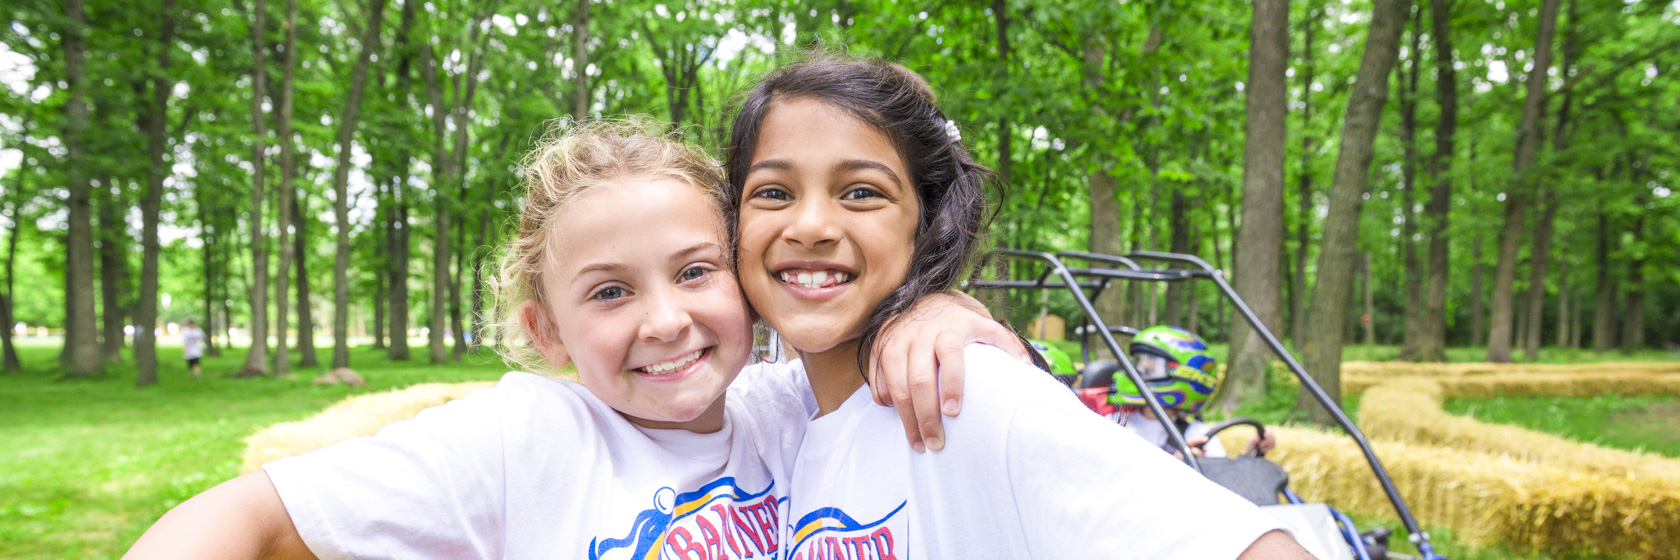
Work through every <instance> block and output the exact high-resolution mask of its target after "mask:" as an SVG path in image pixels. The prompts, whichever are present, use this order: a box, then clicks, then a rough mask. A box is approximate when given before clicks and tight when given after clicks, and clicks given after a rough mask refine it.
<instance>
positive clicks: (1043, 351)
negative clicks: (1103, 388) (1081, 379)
mask: <svg viewBox="0 0 1680 560" xmlns="http://www.w3.org/2000/svg"><path fill="white" fill-rule="evenodd" d="M1027 342H1028V343H1031V344H1032V347H1033V350H1037V351H1038V355H1040V356H1044V361H1045V362H1047V363H1049V364H1050V373H1051V374H1052V375H1057V376H1062V375H1079V372H1078V371H1077V370H1075V369H1073V358H1071V357H1069V356H1068V355H1067V352H1063V351H1062V349H1061V348H1057V347H1056V346H1055V345H1052V344H1050V343H1048V342H1045V341H1042V340H1027Z"/></svg>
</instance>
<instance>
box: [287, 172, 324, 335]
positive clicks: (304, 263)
mask: <svg viewBox="0 0 1680 560" xmlns="http://www.w3.org/2000/svg"><path fill="white" fill-rule="evenodd" d="M301 198H303V197H299V196H294V197H292V224H293V227H292V229H295V230H297V232H296V233H297V235H296V236H294V238H293V240H292V252H293V253H295V255H293V256H295V257H297V319H298V326H297V329H298V334H297V353H298V367H300V368H312V367H316V366H319V365H321V362H320V360H318V359H317V358H316V357H315V314H314V313H313V307H311V306H310V305H309V294H310V292H309V236H308V232H307V230H306V229H305V226H307V225H308V224H309V218H307V217H305V216H304V214H303V212H302V210H303V209H304V208H307V207H308V204H306V203H305V202H304V201H302V200H300V199H301Z"/></svg>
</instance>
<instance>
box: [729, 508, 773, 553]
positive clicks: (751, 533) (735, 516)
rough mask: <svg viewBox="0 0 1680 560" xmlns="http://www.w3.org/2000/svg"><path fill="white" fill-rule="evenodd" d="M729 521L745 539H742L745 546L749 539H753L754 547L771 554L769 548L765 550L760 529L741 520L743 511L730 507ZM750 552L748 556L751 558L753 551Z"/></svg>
mask: <svg viewBox="0 0 1680 560" xmlns="http://www.w3.org/2000/svg"><path fill="white" fill-rule="evenodd" d="M729 520H730V521H731V522H732V523H733V524H734V525H735V529H737V531H738V532H739V533H740V534H741V535H742V537H743V538H742V539H741V542H742V544H745V543H746V542H747V539H752V544H753V546H754V547H757V548H758V551H759V552H769V551H770V549H769V548H765V546H764V539H763V538H761V537H760V536H759V531H758V528H756V527H754V526H753V523H751V522H749V521H748V520H746V519H742V518H741V510H739V509H736V508H734V507H730V508H729ZM748 552H749V554H748V555H749V557H750V556H751V551H748Z"/></svg>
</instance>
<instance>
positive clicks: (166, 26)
mask: <svg viewBox="0 0 1680 560" xmlns="http://www.w3.org/2000/svg"><path fill="white" fill-rule="evenodd" d="M162 22H163V33H162V34H160V35H159V36H158V73H157V74H155V75H153V78H152V106H151V117H149V118H148V119H147V120H146V142H147V153H148V154H149V155H150V160H151V165H150V167H149V168H148V172H147V173H146V190H145V192H143V193H141V195H140V224H141V225H140V247H141V249H140V297H139V300H138V301H137V302H136V306H135V309H134V324H135V327H134V362H135V364H136V365H137V366H139V374H138V375H137V376H136V377H135V380H134V384H135V385H136V386H141V387H144V386H146V385H151V384H153V383H157V333H156V331H155V330H154V329H156V328H157V316H158V265H159V263H158V259H160V258H162V255H161V254H160V248H159V241H158V223H159V221H160V218H159V215H158V214H159V212H160V210H161V208H162V206H163V189H164V185H163V180H164V178H165V177H167V176H168V175H169V167H168V165H169V164H168V163H167V162H166V161H164V157H163V155H164V151H165V150H166V149H167V146H166V145H165V143H166V141H167V140H168V138H167V134H168V129H167V128H166V124H167V123H168V120H169V95H170V93H171V92H172V90H173V89H174V87H175V85H174V83H173V80H170V79H169V78H167V75H168V71H169V52H170V51H171V50H173V48H172V43H173V42H174V36H175V0H164V2H163V13H162ZM206 247H207V249H206V250H208V245H206ZM206 276H207V277H208V270H206ZM206 289H208V287H206ZM211 328H212V327H211V326H210V322H209V320H208V314H206V321H205V324H204V330H205V331H206V332H210V331H211ZM206 338H208V336H206Z"/></svg>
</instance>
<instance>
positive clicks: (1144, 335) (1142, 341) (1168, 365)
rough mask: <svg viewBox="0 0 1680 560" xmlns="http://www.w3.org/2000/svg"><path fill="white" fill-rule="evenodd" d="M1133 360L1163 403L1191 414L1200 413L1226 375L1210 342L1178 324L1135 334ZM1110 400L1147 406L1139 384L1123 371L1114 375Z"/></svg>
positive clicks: (1132, 346)
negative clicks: (1213, 353)
mask: <svg viewBox="0 0 1680 560" xmlns="http://www.w3.org/2000/svg"><path fill="white" fill-rule="evenodd" d="M1131 350H1132V360H1133V363H1134V364H1136V365H1137V368H1138V373H1139V374H1141V375H1142V376H1143V378H1144V381H1145V382H1146V383H1149V388H1150V389H1151V390H1153V391H1154V392H1155V396H1156V397H1158V398H1159V399H1160V400H1161V406H1162V407H1165V408H1176V409H1179V410H1183V411H1186V412H1190V413H1192V414H1194V413H1198V412H1201V410H1202V405H1204V404H1207V401H1208V399H1209V398H1210V397H1212V396H1213V393H1214V391H1217V390H1219V383H1220V382H1221V381H1222V380H1223V374H1221V373H1220V371H1219V365H1218V364H1217V363H1215V361H1214V359H1213V356H1211V355H1209V354H1208V347H1207V343H1206V342H1203V341H1202V339H1201V338H1200V337H1197V336H1196V335H1195V333H1192V332H1190V331H1188V330H1185V329H1182V328H1179V327H1169V326H1166V325H1158V326H1154V327H1149V328H1147V329H1144V330H1143V331H1142V332H1139V333H1138V334H1137V336H1134V337H1132V345H1131ZM1108 402H1109V403H1111V404H1115V405H1119V406H1133V407H1141V406H1148V403H1146V402H1145V401H1144V399H1143V394H1142V392H1141V391H1138V388H1137V385H1134V384H1133V383H1132V380H1131V379H1129V378H1127V377H1126V376H1125V375H1124V374H1122V375H1116V376H1114V390H1113V392H1112V393H1110V394H1109V397H1108Z"/></svg>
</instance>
